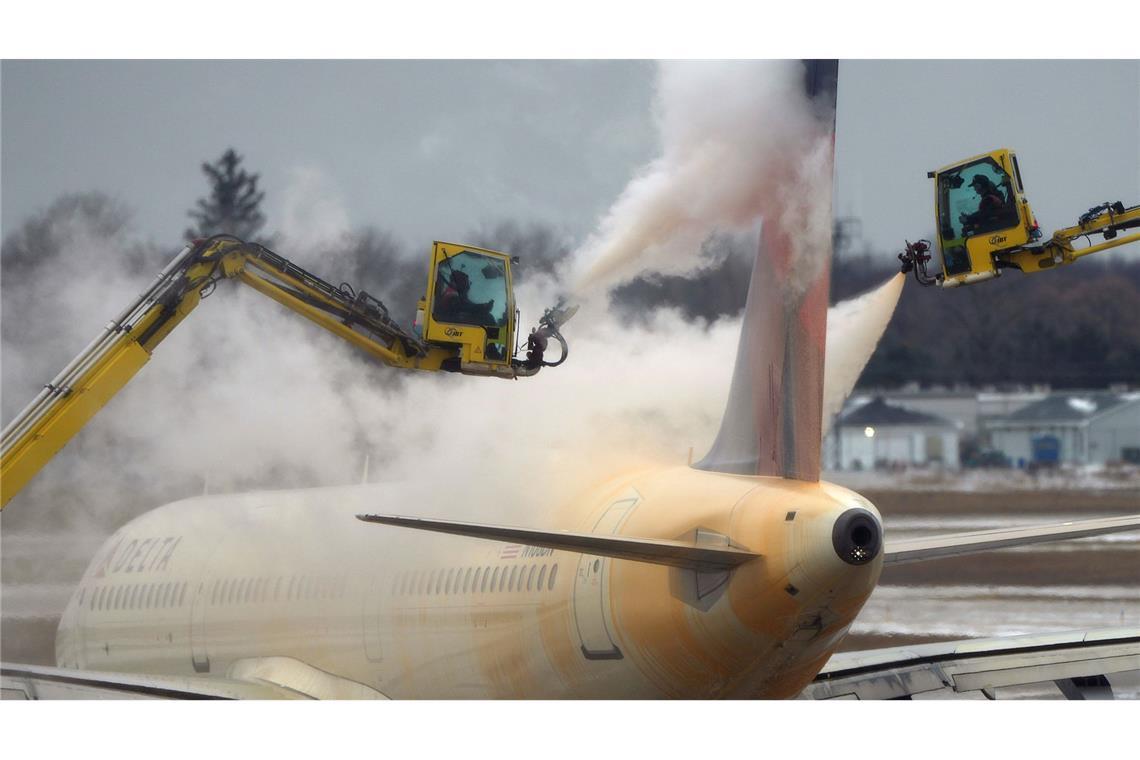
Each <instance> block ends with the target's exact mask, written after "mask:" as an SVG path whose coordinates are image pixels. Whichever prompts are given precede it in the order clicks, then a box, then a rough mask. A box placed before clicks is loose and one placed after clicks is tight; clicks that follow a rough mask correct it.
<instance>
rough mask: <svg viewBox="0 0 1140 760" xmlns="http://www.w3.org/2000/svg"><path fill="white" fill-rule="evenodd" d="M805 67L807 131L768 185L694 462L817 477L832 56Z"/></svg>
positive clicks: (828, 233)
mask: <svg viewBox="0 0 1140 760" xmlns="http://www.w3.org/2000/svg"><path fill="white" fill-rule="evenodd" d="M805 66H806V69H805V92H806V94H807V96H808V98H809V100H810V102H809V103H808V105H809V106H811V107H812V109H813V123H814V124H815V125H816V127H817V129H816V130H815V134H811V135H805V136H804V139H803V140H802V141H801V143H800V147H799V149H798V150H797V151H790V154H789V155H787V157H786V158H787V160H786V161H785V162H784V166H783V167H782V168H781V170H780V171H779V172H778V173H779V175H780V176H778V177H773V178H772V180H771V182H770V183H769V184H770V185H771V186H772V187H773V188H775V189H774V190H773V192H772V194H771V197H769V198H767V201H766V203H765V208H766V211H765V215H764V222H763V228H762V231H761V239H760V247H759V250H758V252H757V255H756V261H755V263H754V264H753V268H752V279H751V281H750V283H749V287H748V302H747V305H746V306H745V309H744V322H743V325H742V327H741V332H740V344H739V347H738V349H737V355H736V368H735V370H734V371H733V375H732V385H731V388H730V390H729V397H728V405H727V407H726V409H725V412H724V419H723V421H722V422H721V427H720V432H719V433H718V434H717V437H716V440H715V441H714V442H713V446H712V448H711V449H710V450H709V453H708V454H707V455H706V456H705V457H704V458H703V459H702V460H701V461H699V462H697V463H696V464H695V465H693V466H694V467H696V468H697V469H701V470H711V471H715V472H730V473H735V474H740V475H774V476H779V477H785V478H794V479H797V480H806V481H816V480H819V471H820V440H821V438H822V435H821V433H822V422H821V418H822V404H823V362H824V353H825V337H826V333H827V301H828V286H829V277H830V264H831V192H832V154H833V152H834V128H835V121H834V118H835V116H834V114H835V96H836V90H835V83H836V79H837V75H838V74H837V72H838V63H837V62H836V61H807V62H805Z"/></svg>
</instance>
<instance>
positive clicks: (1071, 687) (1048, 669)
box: [800, 628, 1140, 699]
mask: <svg viewBox="0 0 1140 760" xmlns="http://www.w3.org/2000/svg"><path fill="white" fill-rule="evenodd" d="M1030 684H1033V685H1039V687H1038V689H1037V690H1036V691H1032V690H1031V693H1032V695H1033V696H1035V697H1042V696H1044V697H1049V696H1057V695H1058V693H1059V694H1060V695H1062V696H1064V697H1065V698H1066V699H1114V698H1116V697H1127V698H1136V697H1138V696H1140V628H1110V629H1102V630H1095V631H1076V632H1071V633H1054V634H1035V635H1030V636H1008V637H1003V638H994V639H971V640H967V641H948V642H940V643H936V644H919V645H914V646H903V647H893V648H888V649H876V650H870V651H865V652H841V653H839V654H836V655H833V656H832V658H831V659H830V660H829V661H828V663H827V665H825V666H824V667H823V670H821V671H820V673H819V675H818V676H816V679H815V681H814V682H813V683H812V684H811V685H810V686H808V687H807V688H806V689H804V691H803V693H802V694H801V695H800V697H801V698H805V699H913V698H916V697H917V698H920V699H921V698H923V697H936V698H941V699H944V698H946V697H956V696H960V697H961V698H969V697H975V698H982V697H984V698H986V699H998V698H1005V697H1006V696H1012V695H1014V689H1015V688H1016V687H1027V686H1028V685H1030ZM1041 687H1044V688H1045V689H1046V691H1045V692H1044V693H1042V692H1041V691H1040V689H1041Z"/></svg>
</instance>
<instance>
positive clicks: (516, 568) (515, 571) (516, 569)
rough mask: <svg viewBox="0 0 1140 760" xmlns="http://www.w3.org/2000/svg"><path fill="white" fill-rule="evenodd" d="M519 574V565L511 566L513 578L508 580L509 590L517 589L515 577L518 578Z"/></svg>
mask: <svg viewBox="0 0 1140 760" xmlns="http://www.w3.org/2000/svg"><path fill="white" fill-rule="evenodd" d="M518 575H519V566H518V565H515V566H514V567H512V568H511V579H510V580H509V581H508V582H507V591H514V590H515V579H516V578H518Z"/></svg>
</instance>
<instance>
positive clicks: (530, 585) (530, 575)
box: [526, 565, 538, 591]
mask: <svg viewBox="0 0 1140 760" xmlns="http://www.w3.org/2000/svg"><path fill="white" fill-rule="evenodd" d="M537 570H538V565H531V566H530V572H529V573H527V575H526V590H527V591H530V590H531V589H532V588H533V587H534V573H535V571H537Z"/></svg>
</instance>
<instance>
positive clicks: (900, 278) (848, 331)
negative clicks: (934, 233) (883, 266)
mask: <svg viewBox="0 0 1140 760" xmlns="http://www.w3.org/2000/svg"><path fill="white" fill-rule="evenodd" d="M905 282H906V277H905V276H904V275H902V274H896V275H895V276H894V277H892V278H891V279H889V280H887V281H886V282H884V283H883V284H882V285H880V286H878V287H877V288H875V289H874V290H870V291H867V292H866V293H864V294H862V295H861V296H858V297H857V298H852V299H849V300H847V301H842V302H840V303H837V304H836V305H835V306H833V307H831V309H829V310H828V312H827V365H826V371H825V372H824V375H823V434H824V436H826V435H827V431H828V429H830V427H831V423H832V421H833V420H834V419H835V416H836V415H837V414H839V410H840V409H842V408H843V402H844V401H845V400H846V399H847V397H848V396H850V395H851V391H852V390H854V389H855V383H856V382H857V381H858V380H859V376H860V375H861V374H863V368H864V367H866V366H867V362H868V361H870V360H871V354H873V353H875V347H876V346H877V345H878V344H879V339H880V338H882V337H883V333H884V332H885V331H886V329H887V324H888V323H890V321H891V316H892V315H894V313H895V307H896V306H897V305H898V302H899V296H901V295H902V289H903V284H904V283H905Z"/></svg>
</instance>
